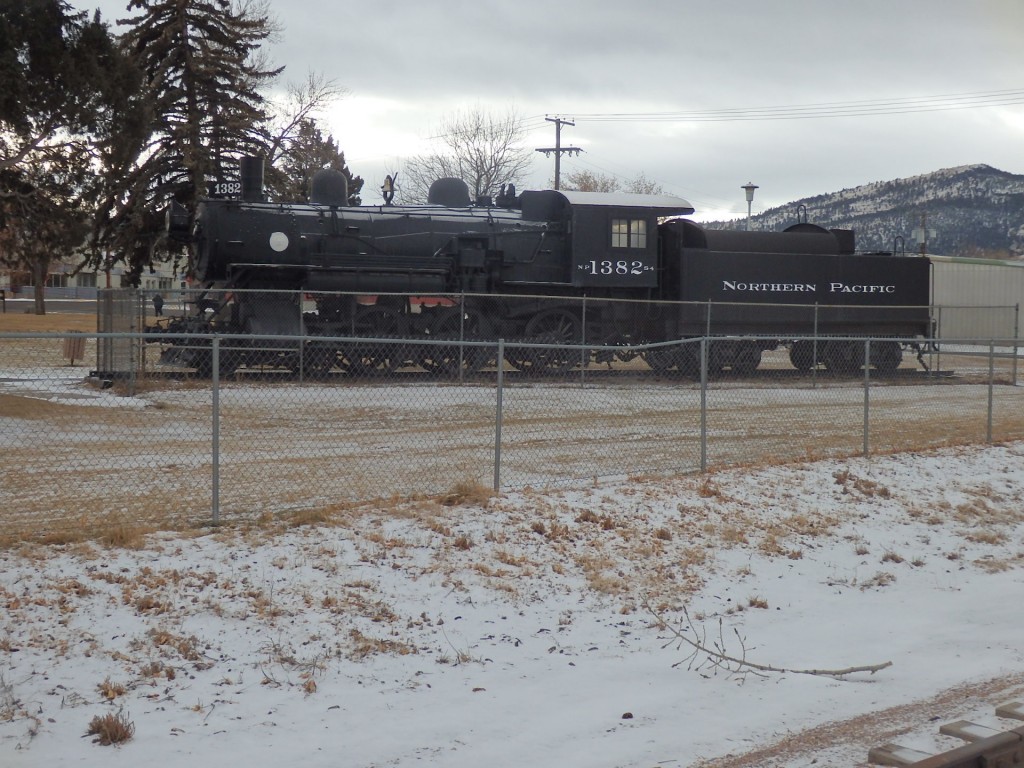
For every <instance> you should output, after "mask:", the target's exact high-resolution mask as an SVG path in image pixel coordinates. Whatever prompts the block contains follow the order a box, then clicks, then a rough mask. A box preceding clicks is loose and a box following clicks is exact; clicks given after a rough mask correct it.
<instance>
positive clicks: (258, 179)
mask: <svg viewBox="0 0 1024 768" xmlns="http://www.w3.org/2000/svg"><path fill="white" fill-rule="evenodd" d="M239 170H240V172H241V176H242V200H244V201H245V202H247V203H262V202H263V200H264V197H263V158H262V157H243V158H242V159H241V162H240V163H239Z"/></svg>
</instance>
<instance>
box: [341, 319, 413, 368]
mask: <svg viewBox="0 0 1024 768" xmlns="http://www.w3.org/2000/svg"><path fill="white" fill-rule="evenodd" d="M405 329H406V323H405V318H404V317H403V316H402V315H401V314H400V313H399V312H397V311H396V310H393V309H390V308H389V307H381V306H373V307H359V309H358V310H357V312H356V317H355V323H354V326H353V328H352V335H353V336H361V337H365V338H371V339H400V338H403V337H404V336H405V335H406V334H405ZM407 353H408V350H407V349H406V345H404V344H373V343H371V342H359V343H357V344H354V345H353V346H352V347H350V348H349V349H347V350H345V362H344V366H345V367H346V368H347V370H348V371H349V372H351V373H354V374H357V375H358V374H380V373H393V372H394V371H396V370H397V369H399V368H401V367H402V366H403V365H405V363H406V357H407Z"/></svg>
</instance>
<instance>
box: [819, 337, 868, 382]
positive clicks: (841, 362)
mask: <svg viewBox="0 0 1024 768" xmlns="http://www.w3.org/2000/svg"><path fill="white" fill-rule="evenodd" d="M821 357H822V362H824V363H825V367H826V368H827V369H828V370H829V371H830V372H832V373H835V374H838V375H841V376H848V375H850V374H854V373H857V372H858V371H859V370H860V369H861V368H862V367H863V366H864V345H863V344H861V343H860V342H859V341H829V342H826V343H825V348H824V349H823V350H822V353H821Z"/></svg>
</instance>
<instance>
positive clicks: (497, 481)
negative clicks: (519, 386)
mask: <svg viewBox="0 0 1024 768" xmlns="http://www.w3.org/2000/svg"><path fill="white" fill-rule="evenodd" d="M504 386H505V340H504V339H498V381H497V387H496V389H497V393H496V394H495V413H494V492H495V493H499V492H500V491H501V419H502V398H503V396H504Z"/></svg>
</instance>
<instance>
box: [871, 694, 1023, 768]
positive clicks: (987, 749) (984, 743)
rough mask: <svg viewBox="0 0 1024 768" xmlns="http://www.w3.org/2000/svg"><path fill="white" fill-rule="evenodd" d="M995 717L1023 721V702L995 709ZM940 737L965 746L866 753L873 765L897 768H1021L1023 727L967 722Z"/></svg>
mask: <svg viewBox="0 0 1024 768" xmlns="http://www.w3.org/2000/svg"><path fill="white" fill-rule="evenodd" d="M996 717H998V718H1003V719H1008V720H1024V702H1020V701H1014V702H1010V703H1009V704H1003V705H1002V706H1000V707H996ZM939 733H940V734H942V735H944V736H953V737H955V738H958V739H961V740H963V741H966V742H968V743H967V744H965V745H964V746H960V747H956V748H954V749H951V750H948V751H946V752H942V753H939V754H929V753H927V752H922V751H919V750H916V749H911V748H909V747H904V746H901V745H899V744H883V745H882V746H880V747H875V748H874V749H872V750H871V751H870V752H868V762H869V763H871V764H873V765H887V766H895V767H896V768H1012V767H1013V766H1022V765H1024V726H1020V727H1018V728H1013V729H1011V730H1008V731H999V730H998V729H996V728H991V727H989V726H986V725H980V724H978V723H973V722H970V721H968V720H957V721H955V722H952V723H945V724H944V725H941V726H939Z"/></svg>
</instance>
